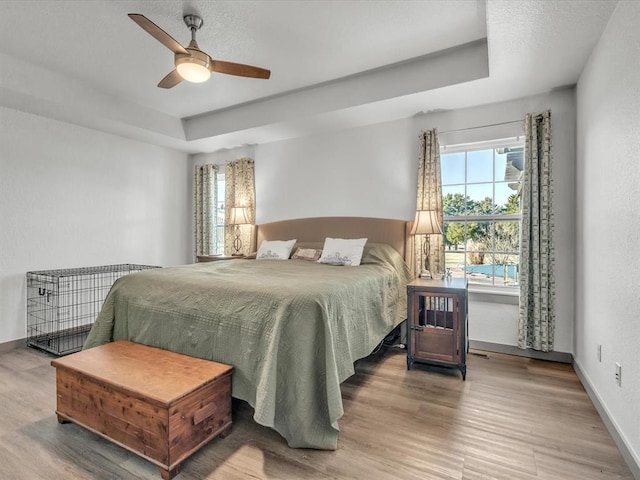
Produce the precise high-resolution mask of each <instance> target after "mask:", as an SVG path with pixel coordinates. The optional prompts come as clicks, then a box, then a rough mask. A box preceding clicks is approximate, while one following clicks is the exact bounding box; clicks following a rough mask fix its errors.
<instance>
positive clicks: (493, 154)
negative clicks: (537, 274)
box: [440, 141, 524, 288]
mask: <svg viewBox="0 0 640 480" xmlns="http://www.w3.org/2000/svg"><path fill="white" fill-rule="evenodd" d="M523 161H524V146H523V145H522V143H519V142H516V141H502V142H491V143H483V144H478V145H476V146H475V148H474V146H473V145H466V146H461V147H459V148H452V147H444V148H443V149H441V155H440V162H441V168H442V206H443V214H444V238H445V267H446V268H451V271H452V274H453V275H454V276H466V277H467V278H468V279H469V284H470V285H474V284H475V285H486V286H501V287H512V288H513V287H515V286H517V285H518V273H519V272H518V270H519V260H520V225H521V219H522V214H521V208H520V193H521V186H522V170H523Z"/></svg>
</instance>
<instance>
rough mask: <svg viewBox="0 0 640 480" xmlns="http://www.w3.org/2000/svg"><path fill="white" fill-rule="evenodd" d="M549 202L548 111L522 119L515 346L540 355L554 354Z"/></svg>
mask: <svg viewBox="0 0 640 480" xmlns="http://www.w3.org/2000/svg"><path fill="white" fill-rule="evenodd" d="M552 197H553V185H552V176H551V111H550V110H547V111H546V112H544V113H542V114H540V115H533V114H527V116H526V117H525V165H524V181H523V185H522V240H521V255H520V321H519V325H518V346H519V347H520V348H532V349H534V350H541V351H543V352H550V351H551V350H553V334H554V330H555V309H554V308H555V307H554V303H555V279H554V275H553V262H554V246H553V228H554V226H553V208H552Z"/></svg>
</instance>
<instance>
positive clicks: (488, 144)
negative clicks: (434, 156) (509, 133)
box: [440, 135, 524, 155]
mask: <svg viewBox="0 0 640 480" xmlns="http://www.w3.org/2000/svg"><path fill="white" fill-rule="evenodd" d="M502 147H524V135H520V136H517V137H508V138H498V139H493V140H484V141H481V142H469V143H458V144H455V145H440V155H444V154H449V153H460V152H473V151H476V150H491V149H494V148H502Z"/></svg>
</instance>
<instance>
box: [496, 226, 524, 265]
mask: <svg viewBox="0 0 640 480" xmlns="http://www.w3.org/2000/svg"><path fill="white" fill-rule="evenodd" d="M494 245H495V246H494V248H495V251H496V255H498V252H499V253H500V255H498V258H497V259H496V260H497V261H498V263H508V262H509V261H510V257H511V254H513V253H518V252H519V251H520V222H496V224H495V234H494Z"/></svg>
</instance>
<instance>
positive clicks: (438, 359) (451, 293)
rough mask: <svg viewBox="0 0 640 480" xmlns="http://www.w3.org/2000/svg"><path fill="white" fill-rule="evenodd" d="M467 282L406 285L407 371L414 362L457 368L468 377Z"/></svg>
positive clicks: (426, 282) (463, 375)
mask: <svg viewBox="0 0 640 480" xmlns="http://www.w3.org/2000/svg"><path fill="white" fill-rule="evenodd" d="M467 293H468V285H467V279H466V278H451V279H448V280H429V279H424V278H420V279H417V280H414V281H413V282H411V283H409V284H408V285H407V369H409V370H410V369H411V365H412V364H413V363H414V362H418V363H426V364H431V365H439V366H443V367H452V368H457V369H458V370H460V372H461V373H462V379H463V380H465V379H466V377H467V348H468V336H467V335H468V334H467V306H468V295H467Z"/></svg>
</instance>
